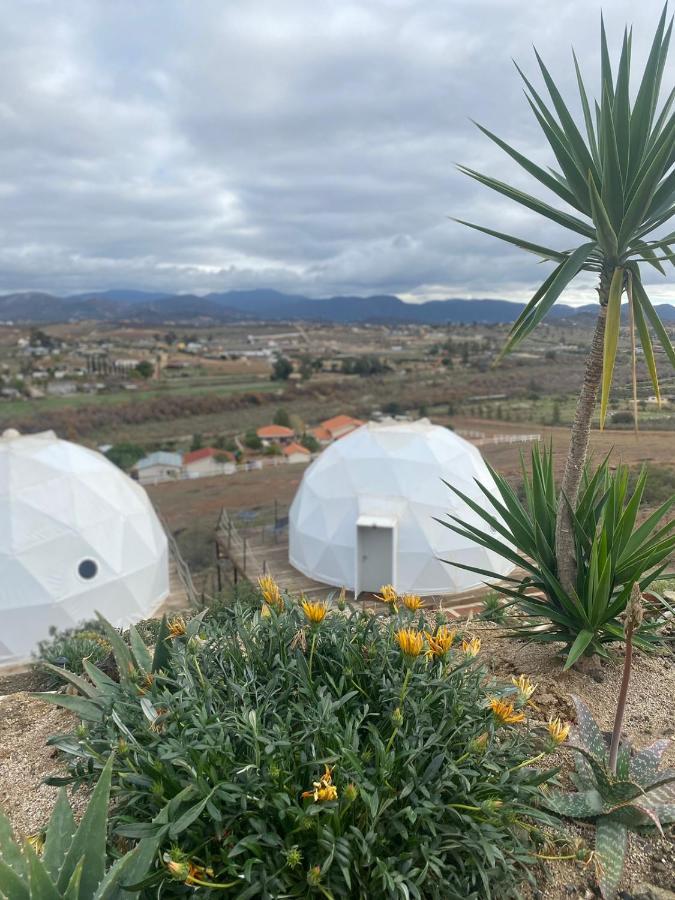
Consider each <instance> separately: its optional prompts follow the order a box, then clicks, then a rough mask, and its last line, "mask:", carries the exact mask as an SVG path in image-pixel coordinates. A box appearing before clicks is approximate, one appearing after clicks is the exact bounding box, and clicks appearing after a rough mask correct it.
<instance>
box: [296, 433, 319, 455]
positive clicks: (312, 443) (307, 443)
mask: <svg viewBox="0 0 675 900" xmlns="http://www.w3.org/2000/svg"><path fill="white" fill-rule="evenodd" d="M300 443H301V444H302V446H303V447H305V448H306V449H307V450H309V452H310V453H318V451H319V450H320V449H321V444H320V443H319V442H318V441H317V439H316V438H315V437H314V435H313V434H303V436H302V437H301V438H300Z"/></svg>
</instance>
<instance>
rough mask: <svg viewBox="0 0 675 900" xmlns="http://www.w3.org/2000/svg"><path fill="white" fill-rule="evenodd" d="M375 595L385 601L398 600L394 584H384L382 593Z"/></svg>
mask: <svg viewBox="0 0 675 900" xmlns="http://www.w3.org/2000/svg"><path fill="white" fill-rule="evenodd" d="M375 596H376V597H377V599H378V600H382V602H383V603H395V602H396V601H397V600H398V594H397V593H396V589H395V587H394V585H393V584H383V585H382V587H381V588H380V593H379V594H375Z"/></svg>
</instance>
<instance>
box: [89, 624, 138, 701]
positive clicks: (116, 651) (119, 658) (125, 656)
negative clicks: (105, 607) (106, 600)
mask: <svg viewBox="0 0 675 900" xmlns="http://www.w3.org/2000/svg"><path fill="white" fill-rule="evenodd" d="M96 618H97V619H98V620H99V622H100V623H101V627H102V628H103V631H104V633H105V636H106V638H107V639H108V643H109V644H110V646H111V647H112V651H113V655H114V657H115V662H116V663H117V669H118V671H119V676H120V681H121V682H123V683H124V684H128V683H129V680H130V679H129V676H130V675H131V673H132V672H134V671H135V669H136V666H135V665H134V661H133V659H132V656H131V650H130V649H129V648H128V647H127V645H126V644H125V642H124V638H123V637H122V635H121V634H120V633H119V631H118V630H117V629H116V628H113V626H112V625H111V624H110V622H108V620H107V619H105V618H104V617H103V616H102V615H101V614H100V613H99V612H97V613H96Z"/></svg>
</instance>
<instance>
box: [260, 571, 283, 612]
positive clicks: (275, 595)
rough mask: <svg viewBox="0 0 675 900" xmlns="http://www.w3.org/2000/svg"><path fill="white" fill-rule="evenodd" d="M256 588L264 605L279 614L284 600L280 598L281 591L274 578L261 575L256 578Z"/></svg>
mask: <svg viewBox="0 0 675 900" xmlns="http://www.w3.org/2000/svg"><path fill="white" fill-rule="evenodd" d="M258 588H259V590H260V593H261V594H262V597H263V600H264V601H265V603H266V604H267V605H268V606H273V607H274V608H275V609H276V611H277V612H281V610H282V609H283V608H284V598H283V597H282V596H281V590H280V588H279V585H278V584H277V583H276V581H275V580H274V578H272V576H271V575H261V576H260V577H259V578H258Z"/></svg>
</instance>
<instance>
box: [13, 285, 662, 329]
mask: <svg viewBox="0 0 675 900" xmlns="http://www.w3.org/2000/svg"><path fill="white" fill-rule="evenodd" d="M523 308H524V304H522V303H511V302H509V301H507V300H487V299H486V300H465V299H460V298H452V299H448V300H432V301H429V302H427V303H405V302H404V301H403V300H401V299H400V298H399V297H396V296H394V295H391V294H378V295H374V296H371V297H351V296H347V297H340V296H338V297H326V298H323V299H319V300H317V299H311V298H309V297H304V296H302V295H296V294H284V293H281V292H280V291H274V290H262V289H261V290H250V291H227V292H226V293H211V294H207V295H206V296H205V297H198V296H196V295H193V294H166V293H158V292H151V291H137V290H124V289H117V290H109V291H99V292H96V291H93V292H88V293H82V294H73V295H71V296H69V297H57V296H55V295H53V294H47V293H36V292H32V293H31V292H20V293H14V294H5V295H4V296H0V321H13V322H21V323H36V324H46V323H49V322H69V321H78V320H82V319H93V320H97V321H111V322H114V321H120V322H131V323H134V322H135V323H138V324H158V325H159V324H162V323H171V322H177V323H178V322H181V323H193V324H199V323H204V322H214V323H224V322H234V321H245V320H251V321H256V320H257V321H262V320H276V321H297V320H304V321H316V322H336V323H341V324H349V323H362V324H363V323H391V324H396V323H400V324H405V323H408V324H426V325H444V324H466V325H470V324H496V323H502V322H503V323H509V322H513V321H514V320H515V319H516V318H517V317H518V315H519V314H520V313H521V311H522V310H523ZM657 309H658V311H659V314H660V315H661V318H662V319H663V321H664V322H670V323H675V306H672V305H671V304H667V303H664V304H661V305H660V306H658V307H657ZM596 311H597V306H596V305H595V304H589V305H587V306H582V307H571V306H565V305H564V304H557V305H556V306H554V307H553V309H552V310H551V312H550V313H549V318H550V319H552V320H562V319H565V318H578V317H584V316H589V315H592V316H595V314H596Z"/></svg>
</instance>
